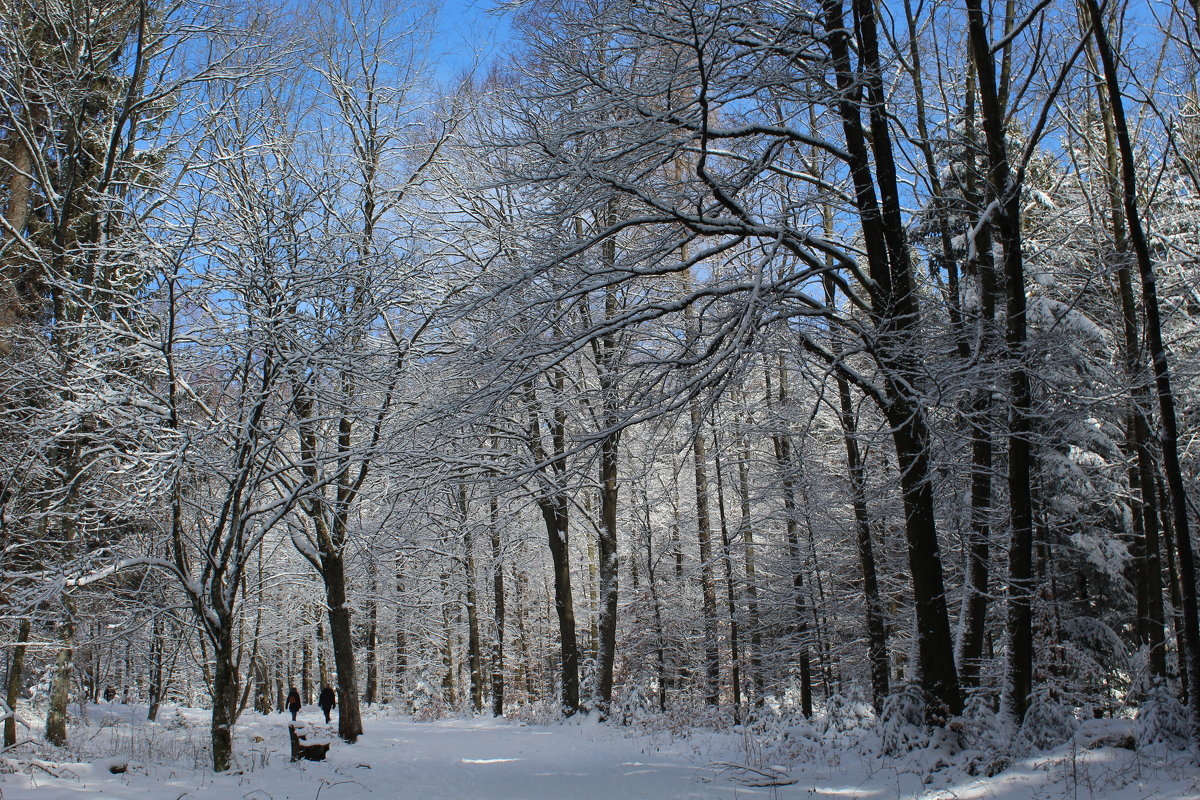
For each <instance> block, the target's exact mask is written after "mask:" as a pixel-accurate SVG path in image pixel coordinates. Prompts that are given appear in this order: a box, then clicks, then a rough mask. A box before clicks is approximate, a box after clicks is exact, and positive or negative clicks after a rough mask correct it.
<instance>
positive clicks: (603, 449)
mask: <svg viewBox="0 0 1200 800" xmlns="http://www.w3.org/2000/svg"><path fill="white" fill-rule="evenodd" d="M615 221H616V217H615V214H613V213H611V207H610V213H609V219H608V223H609V224H613V223H615ZM603 251H604V258H605V261H606V263H608V264H609V265H612V266H615V264H616V242H615V239H613V238H612V237H610V238H609V239H608V241H606V242H605V243H604V247H603ZM616 315H617V294H616V291H615V289H613V288H612V287H610V288H609V289H607V290H606V291H605V294H604V317H605V319H606V320H609V319H612V318H614V317H615V316H616ZM617 345H618V343H617V336H616V334H615V333H613V332H611V331H610V332H608V333H606V334H604V335H603V336H601V337H600V339H599V340H598V341H597V342H595V345H594V349H595V358H596V368H597V370H598V371H599V373H600V394H601V400H600V402H601V410H600V424H601V426H602V428H603V429H604V431H605V433H604V437H603V438H602V439H601V440H600V476H599V477H600V528H599V535H598V536H597V539H596V547H597V555H598V561H599V568H600V609H599V611H600V623H599V631H598V633H599V636H598V642H597V644H598V647H597V653H596V660H597V671H598V673H599V675H598V680H597V687H596V691H597V701H598V702H597V705H598V707H599V709H600V713H601V714H602V715H607V714H608V711H609V706H610V705H611V704H612V689H613V665H614V664H615V662H616V657H617V599H618V592H619V591H620V584H619V577H620V572H619V567H620V564H619V563H618V561H617V501H618V499H619V497H618V494H619V490H620V484H619V483H618V482H617V478H618V474H619V472H618V470H619V463H618V458H619V446H620V441H621V432H620V430H619V429H618V427H617V423H618V413H617V412H618V408H617V388H618V387H617V382H618V380H619V375H618V370H617V367H618V364H617V355H618V354H617Z"/></svg>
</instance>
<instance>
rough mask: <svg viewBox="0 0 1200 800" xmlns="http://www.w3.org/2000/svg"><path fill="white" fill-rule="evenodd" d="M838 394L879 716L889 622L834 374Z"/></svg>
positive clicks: (853, 428)
mask: <svg viewBox="0 0 1200 800" xmlns="http://www.w3.org/2000/svg"><path fill="white" fill-rule="evenodd" d="M833 232H834V231H833V210H832V209H827V210H826V211H825V234H826V236H832V235H833ZM825 299H826V303H827V304H828V305H829V306H830V307H831V308H832V307H835V306H836V304H837V288H836V285H835V284H834V282H833V281H832V280H831V279H829V278H826V280H825ZM830 352H832V353H833V354H834V357H835V358H839V359H840V358H841V357H842V349H841V343H840V342H839V341H838V340H837V338H836V337H834V338H833V340H832V341H831V342H830ZM834 377H835V380H836V382H837V390H838V423H839V424H840V426H841V429H842V445H843V447H844V448H845V451H846V472H847V474H848V477H849V479H850V504H851V506H852V507H853V509H854V532H855V541H856V544H857V545H858V566H859V574H860V575H861V576H862V590H863V603H864V609H863V610H864V615H863V616H864V618H863V622H864V626H865V628H866V631H867V661H868V662H869V664H870V667H871V704H872V706H873V707H874V709H875V712H876V713H881V712H882V711H883V701H884V699H886V698H887V696H888V694H889V693H890V692H891V687H890V676H889V674H888V673H889V667H890V666H891V661H890V657H889V655H888V642H887V621H886V619H885V618H884V611H883V600H882V599H881V598H880V596H879V573H878V570H877V569H876V566H875V542H874V538H873V537H872V535H871V519H870V516H869V515H868V514H867V471H866V465H865V464H864V463H863V458H862V452H861V451H860V450H859V447H858V415H857V414H856V413H855V410H854V400H853V397H852V396H851V394H850V382H849V381H848V380H846V376H845V375H843V374H842V373H841V372H836V373H835V374H834Z"/></svg>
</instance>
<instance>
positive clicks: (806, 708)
mask: <svg viewBox="0 0 1200 800" xmlns="http://www.w3.org/2000/svg"><path fill="white" fill-rule="evenodd" d="M766 391H767V406H768V408H769V407H771V406H772V405H773V404H774V402H775V400H774V397H773V396H772V393H771V374H770V368H769V367H768V368H767V374H766ZM786 401H787V388H786V387H785V386H784V385H783V371H782V367H781V369H780V386H779V404H780V405H783V404H784V403H786ZM777 424H779V425H781V426H782V425H784V423H783V422H782V421H779V422H777ZM771 443H772V445H773V447H774V449H775V466H776V467H777V468H778V470H779V480H780V483H781V484H782V489H783V490H782V492H781V494H782V495H783V514H784V520H783V524H784V531H785V534H786V540H787V561H788V569H789V570H790V571H791V573H792V604H793V611H792V613H793V614H794V617H793V621H792V627H793V630H794V631H795V632H796V638H797V640H798V641H797V642H796V643H795V644H796V647H797V648H798V666H799V668H800V710H801V712H802V713H803V714H804V716H805V717H811V716H812V711H813V704H812V661H811V659H810V656H809V652H808V646H809V640H810V638H811V635H810V633H809V627H808V609H807V604H806V603H805V602H804V569H803V565H804V557H803V555H802V554H801V552H800V533H799V523H798V521H797V519H796V516H797V513H798V511H797V509H796V481H795V477H794V475H793V469H792V468H793V465H792V440H791V437H790V436H789V435H788V434H787V433H786V432H784V433H773V434H772V435H771Z"/></svg>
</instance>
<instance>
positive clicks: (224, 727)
mask: <svg viewBox="0 0 1200 800" xmlns="http://www.w3.org/2000/svg"><path fill="white" fill-rule="evenodd" d="M223 623H224V624H222V627H221V628H220V633H219V635H218V637H217V641H216V642H215V643H214V646H213V660H214V663H213V675H212V679H213V683H212V725H211V729H210V735H211V741H212V756H213V771H214V772H225V771H226V770H228V769H229V768H230V766H232V761H233V723H234V721H235V718H236V716H237V705H238V674H237V665H236V664H235V663H234V643H233V626H232V623H230V622H228V621H223Z"/></svg>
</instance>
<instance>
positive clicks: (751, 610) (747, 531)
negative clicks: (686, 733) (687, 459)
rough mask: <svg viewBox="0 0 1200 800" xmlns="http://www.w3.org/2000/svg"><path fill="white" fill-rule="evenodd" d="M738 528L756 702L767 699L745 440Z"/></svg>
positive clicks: (740, 465) (739, 466)
mask: <svg viewBox="0 0 1200 800" xmlns="http://www.w3.org/2000/svg"><path fill="white" fill-rule="evenodd" d="M737 471H738V513H739V516H738V530H739V531H740V532H741V540H742V560H743V564H744V566H745V570H746V617H747V620H748V622H749V625H750V671H751V672H753V673H754V674H753V675H752V676H751V679H752V680H753V682H754V695H755V696H754V700H755V703H762V702H763V701H764V699H765V698H766V691H765V690H766V686H765V680H764V677H763V668H762V622H761V620H760V617H759V613H758V563H757V562H758V560H757V558H756V554H755V546H754V526H753V525H752V524H751V523H750V453H749V451H748V448H747V446H746V443H745V441H744V440H743V441H742V448H741V452H740V454H739V456H738V462H737Z"/></svg>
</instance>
